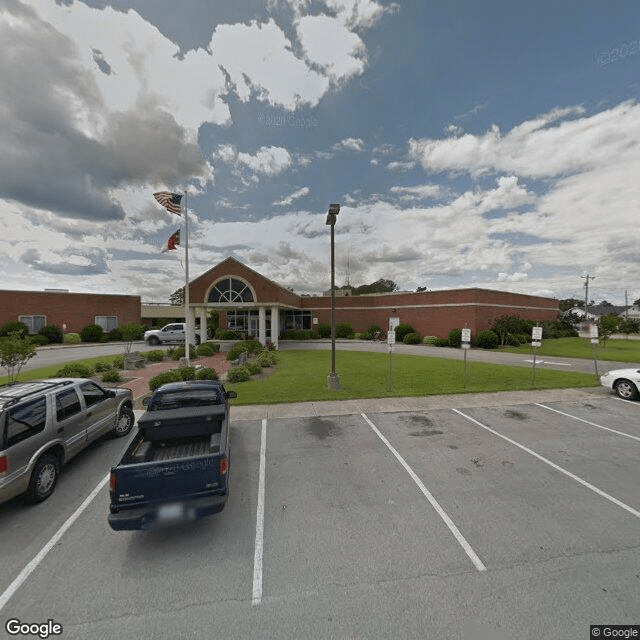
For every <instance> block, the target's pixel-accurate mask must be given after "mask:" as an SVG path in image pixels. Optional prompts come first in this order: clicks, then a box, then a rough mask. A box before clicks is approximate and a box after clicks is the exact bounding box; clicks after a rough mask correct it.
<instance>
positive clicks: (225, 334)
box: [215, 329, 238, 340]
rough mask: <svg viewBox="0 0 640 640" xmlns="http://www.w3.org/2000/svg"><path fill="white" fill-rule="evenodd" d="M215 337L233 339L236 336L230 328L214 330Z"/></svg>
mask: <svg viewBox="0 0 640 640" xmlns="http://www.w3.org/2000/svg"><path fill="white" fill-rule="evenodd" d="M215 337H216V339H217V340H235V339H236V338H237V337H238V336H237V335H236V332H235V331H231V330H230V329H223V330H222V331H220V329H218V331H216V333H215Z"/></svg>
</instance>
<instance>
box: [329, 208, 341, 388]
mask: <svg viewBox="0 0 640 640" xmlns="http://www.w3.org/2000/svg"><path fill="white" fill-rule="evenodd" d="M339 213H340V205H339V204H330V205H329V212H328V213H327V221H326V224H327V225H329V226H330V227H331V371H330V372H329V375H328V376H327V385H328V387H329V389H340V377H339V376H338V374H337V373H336V277H335V276H336V261H335V226H336V216H337V215H338V214H339Z"/></svg>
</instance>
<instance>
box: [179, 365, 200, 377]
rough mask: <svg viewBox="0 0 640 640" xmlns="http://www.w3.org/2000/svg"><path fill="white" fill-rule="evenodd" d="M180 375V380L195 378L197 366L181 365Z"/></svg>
mask: <svg viewBox="0 0 640 640" xmlns="http://www.w3.org/2000/svg"><path fill="white" fill-rule="evenodd" d="M177 374H178V375H179V376H180V380H195V379H196V368H195V367H180V368H179V369H178V371H177Z"/></svg>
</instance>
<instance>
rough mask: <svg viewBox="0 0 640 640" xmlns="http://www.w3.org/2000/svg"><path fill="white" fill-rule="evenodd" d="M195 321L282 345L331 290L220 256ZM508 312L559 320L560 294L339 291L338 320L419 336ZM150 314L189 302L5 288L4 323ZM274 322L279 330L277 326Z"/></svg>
mask: <svg viewBox="0 0 640 640" xmlns="http://www.w3.org/2000/svg"><path fill="white" fill-rule="evenodd" d="M189 303H190V304H189V314H190V319H191V322H192V326H193V325H195V326H198V325H199V326H200V327H204V326H206V323H207V316H208V314H209V312H210V311H213V310H216V311H218V313H219V316H220V327H221V328H223V329H224V328H227V329H232V330H237V331H240V332H242V333H244V334H245V335H247V336H255V337H257V338H258V339H259V340H260V341H261V342H262V343H263V344H264V343H266V342H267V341H271V342H274V343H276V344H277V342H278V338H279V336H280V335H281V333H282V332H283V331H285V330H288V329H314V328H316V327H317V325H318V324H320V323H330V322H331V296H328V295H322V296H301V295H298V294H296V293H294V292H293V291H290V290H289V289H286V288H285V287H282V286H281V285H279V284H277V283H276V282H273V281H272V280H269V279H268V278H265V277H264V276H263V275H261V274H259V273H258V272H256V271H254V270H253V269H250V268H249V267H247V266H246V265H244V264H242V263H241V262H239V261H238V260H236V259H234V258H227V259H226V260H223V261H222V262H220V263H219V264H217V265H216V266H215V267H213V268H212V269H210V270H209V271H207V272H205V273H203V274H202V275H200V276H198V277H197V278H195V279H194V280H192V281H191V283H190V285H189ZM503 315H515V316H519V317H521V318H526V319H530V320H534V321H541V320H555V319H556V318H557V316H558V304H557V301H556V300H555V299H552V298H543V297H539V296H529V295H524V294H519V293H507V292H504V291H490V290H487V289H454V290H449V291H423V292H420V293H406V292H400V293H396V292H394V293H386V294H371V295H364V296H352V297H351V296H339V297H336V321H337V322H348V323H349V324H350V325H351V326H352V328H353V330H354V331H355V332H357V333H361V332H364V331H366V330H367V329H368V328H369V327H370V326H371V325H378V326H380V327H381V328H382V329H383V330H385V331H386V330H387V328H388V326H389V318H390V317H392V316H393V317H397V318H399V319H400V322H402V323H407V324H410V325H411V326H413V328H414V329H415V330H416V331H417V332H418V333H419V334H420V335H421V336H426V335H431V336H441V337H446V336H447V334H448V333H449V331H450V330H451V329H454V328H462V327H464V326H465V325H466V326H467V327H469V328H470V329H471V332H472V335H473V336H475V335H476V334H477V333H478V331H481V330H482V329H487V328H489V327H490V326H491V325H492V323H493V321H494V320H495V319H496V318H498V317H500V316H503ZM153 318H165V319H176V320H178V319H183V318H184V307H182V306H174V305H148V304H141V301H140V297H139V296H128V295H110V294H88V293H70V292H68V291H56V290H53V291H0V325H3V324H5V323H6V322H9V321H13V320H20V321H22V322H24V323H25V324H26V325H27V326H28V327H29V329H30V331H31V332H32V333H37V332H38V330H39V329H40V328H41V327H42V326H44V325H45V324H53V325H55V326H57V327H60V328H63V325H65V326H64V331H65V332H66V333H69V332H80V331H81V329H82V328H83V327H85V326H87V325H89V324H98V325H100V326H102V328H103V329H104V330H105V331H110V330H111V329H113V328H115V327H117V326H122V325H124V324H127V323H129V322H137V323H149V322H150V320H151V319H153ZM273 328H276V329H277V330H273Z"/></svg>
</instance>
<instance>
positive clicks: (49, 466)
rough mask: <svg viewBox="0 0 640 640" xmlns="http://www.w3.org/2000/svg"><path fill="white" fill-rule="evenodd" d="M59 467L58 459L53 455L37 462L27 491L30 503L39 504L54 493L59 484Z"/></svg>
mask: <svg viewBox="0 0 640 640" xmlns="http://www.w3.org/2000/svg"><path fill="white" fill-rule="evenodd" d="M59 467H60V463H59V462H58V458H56V456H54V455H52V454H46V455H44V456H42V457H41V458H40V459H39V460H38V462H36V466H35V467H34V468H33V473H32V474H31V480H30V481H29V488H28V489H27V498H28V500H29V502H32V503H34V504H37V503H38V502H42V501H43V500H46V499H47V498H48V497H49V496H50V495H51V494H52V493H53V490H54V489H55V487H56V483H57V482H58V473H59Z"/></svg>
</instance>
